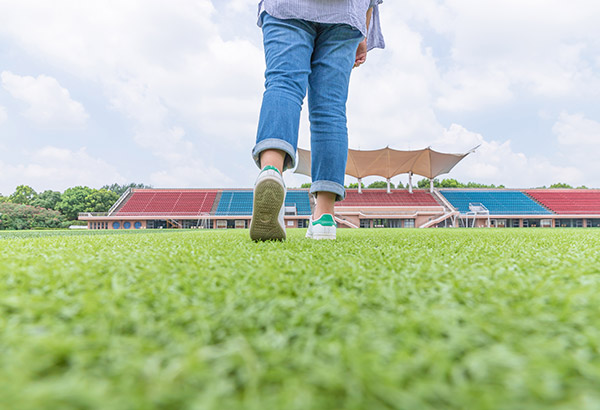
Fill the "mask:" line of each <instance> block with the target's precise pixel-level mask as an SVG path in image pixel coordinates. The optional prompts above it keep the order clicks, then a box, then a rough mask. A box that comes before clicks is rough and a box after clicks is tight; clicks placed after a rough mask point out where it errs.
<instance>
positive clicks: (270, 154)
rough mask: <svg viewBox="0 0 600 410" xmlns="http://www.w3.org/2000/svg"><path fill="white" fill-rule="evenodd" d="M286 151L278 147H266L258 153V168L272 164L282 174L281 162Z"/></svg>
mask: <svg viewBox="0 0 600 410" xmlns="http://www.w3.org/2000/svg"><path fill="white" fill-rule="evenodd" d="M285 156H286V153H285V152H283V151H280V150H278V149H268V150H265V151H263V152H261V153H260V168H261V169H263V168H264V167H266V166H269V165H270V166H272V167H275V168H277V169H278V170H279V172H280V173H282V174H283V163H284V161H285Z"/></svg>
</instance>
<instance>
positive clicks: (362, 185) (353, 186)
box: [346, 182, 365, 189]
mask: <svg viewBox="0 0 600 410" xmlns="http://www.w3.org/2000/svg"><path fill="white" fill-rule="evenodd" d="M360 187H361V188H363V189H364V187H365V184H364V182H361V183H360ZM346 188H349V189H353V188H354V189H356V188H358V182H355V183H353V184H350V185H348V186H347V187H346Z"/></svg>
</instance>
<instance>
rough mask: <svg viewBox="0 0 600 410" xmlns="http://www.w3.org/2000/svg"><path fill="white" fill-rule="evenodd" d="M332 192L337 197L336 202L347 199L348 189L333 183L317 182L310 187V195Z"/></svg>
mask: <svg viewBox="0 0 600 410" xmlns="http://www.w3.org/2000/svg"><path fill="white" fill-rule="evenodd" d="M315 192H331V193H333V194H335V195H336V198H335V200H336V201H343V200H344V198H346V189H345V188H344V186H343V185H340V184H338V183H337V182H332V181H315V182H313V183H312V184H311V185H310V193H311V194H314V193H315Z"/></svg>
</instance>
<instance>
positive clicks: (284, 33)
mask: <svg viewBox="0 0 600 410" xmlns="http://www.w3.org/2000/svg"><path fill="white" fill-rule="evenodd" d="M382 2H383V0H262V1H260V3H259V5H258V25H259V27H262V32H263V43H264V51H265V60H266V66H267V68H266V71H265V92H264V95H263V100H262V106H261V110H260V118H259V123H258V132H257V136H256V145H255V146H254V148H253V150H252V157H253V159H254V161H255V163H256V165H257V166H258V167H259V169H260V170H261V171H260V173H259V175H258V177H257V179H256V182H255V184H254V198H253V213H252V221H251V223H250V237H251V238H252V240H255V241H265V240H284V239H285V238H286V231H285V225H284V220H283V216H284V209H285V206H284V201H285V195H286V187H285V182H284V180H283V172H284V171H285V170H287V169H291V168H294V167H295V165H296V149H297V144H298V129H299V126H300V112H301V109H302V102H303V100H304V97H305V96H306V94H307V91H308V108H309V119H310V134H311V163H312V164H311V175H312V184H311V188H310V193H311V194H313V195H314V196H315V198H316V205H315V207H314V210H313V214H312V216H311V219H310V222H309V227H308V231H307V234H306V236H307V237H308V238H312V239H335V238H336V224H335V220H334V217H333V214H334V205H335V202H336V201H341V200H343V199H344V197H345V195H346V191H345V189H344V176H345V171H346V161H347V156H348V130H347V126H346V100H347V98H348V86H349V82H350V73H351V71H352V68H353V67H359V66H360V65H362V64H363V63H365V61H366V58H367V52H368V51H369V50H371V49H372V48H375V47H377V48H384V47H385V44H384V40H383V36H382V34H381V27H380V22H379V9H378V7H379V5H380V4H381V3H382Z"/></svg>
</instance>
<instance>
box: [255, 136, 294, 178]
mask: <svg viewBox="0 0 600 410" xmlns="http://www.w3.org/2000/svg"><path fill="white" fill-rule="evenodd" d="M268 149H278V150H280V151H283V152H285V153H286V154H287V155H286V156H285V159H284V160H283V170H284V171H285V170H286V169H291V168H294V167H295V166H296V150H295V149H294V147H292V144H290V143H289V142H287V141H284V140H280V139H277V138H268V139H265V140H262V141H260V142H259V143H257V144H256V145H255V146H254V149H253V150H252V158H254V162H255V163H256V165H257V166H258V167H259V168H260V153H261V152H263V151H266V150H268Z"/></svg>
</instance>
